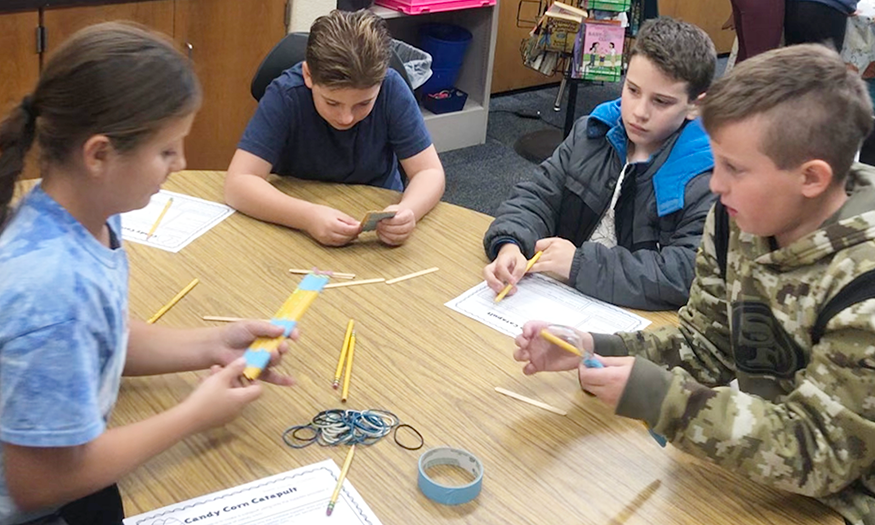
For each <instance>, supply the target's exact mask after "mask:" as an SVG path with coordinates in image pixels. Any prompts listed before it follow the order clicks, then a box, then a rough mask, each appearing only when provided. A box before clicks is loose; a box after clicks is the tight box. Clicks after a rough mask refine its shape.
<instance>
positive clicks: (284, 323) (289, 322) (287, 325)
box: [270, 318, 298, 337]
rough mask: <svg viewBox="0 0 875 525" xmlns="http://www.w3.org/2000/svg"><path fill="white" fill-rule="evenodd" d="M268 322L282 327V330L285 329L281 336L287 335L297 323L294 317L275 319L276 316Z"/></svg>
mask: <svg viewBox="0 0 875 525" xmlns="http://www.w3.org/2000/svg"><path fill="white" fill-rule="evenodd" d="M270 324H273V325H276V326H279V327H282V328H283V330H285V331H284V332H283V337H288V336H289V334H291V333H292V330H294V329H295V325H297V324H298V321H295V320H294V319H277V318H273V319H271V320H270Z"/></svg>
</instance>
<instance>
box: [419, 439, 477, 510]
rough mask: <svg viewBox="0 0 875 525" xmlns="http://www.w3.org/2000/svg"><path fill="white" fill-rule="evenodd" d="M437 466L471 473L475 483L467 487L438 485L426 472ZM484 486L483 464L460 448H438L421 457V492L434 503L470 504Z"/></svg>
mask: <svg viewBox="0 0 875 525" xmlns="http://www.w3.org/2000/svg"><path fill="white" fill-rule="evenodd" d="M437 465H451V466H454V467H458V468H461V469H463V470H465V471H467V472H469V473H470V474H471V475H472V476H473V477H474V481H472V482H471V483H468V484H466V485H460V486H454V487H451V486H447V485H442V484H440V483H437V482H436V481H434V480H433V479H431V478H430V477H428V474H426V471H427V470H428V469H430V468H432V467H434V466H437ZM482 485H483V463H481V462H480V460H479V459H477V457H476V456H474V455H473V454H471V453H470V452H466V451H464V450H461V449H458V448H450V447H437V448H432V449H429V450H427V451H426V452H425V453H423V454H422V455H421V456H419V490H421V491H422V493H423V494H425V495H426V497H428V499H430V500H432V501H436V502H438V503H441V504H443V505H461V504H462V503H468V502H469V501H471V500H473V499H474V498H476V497H477V495H478V494H480V488H481V486H482Z"/></svg>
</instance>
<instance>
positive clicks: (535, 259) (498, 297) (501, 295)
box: [495, 252, 543, 303]
mask: <svg viewBox="0 0 875 525" xmlns="http://www.w3.org/2000/svg"><path fill="white" fill-rule="evenodd" d="M541 253H543V252H538V253H536V254H535V255H534V256H533V257H532V258H531V259H529V262H528V264H526V271H524V272H523V275H525V274H527V273H529V270H531V269H532V266H534V265H535V263H536V262H538V259H540V258H541ZM511 288H513V284H511V283H507V286H505V287H504V289H503V290H501V292H500V293H499V294H498V295H496V296H495V302H496V303H497V302H499V301H501V300H502V299H504V296H505V295H507V293H508V292H510V289H511Z"/></svg>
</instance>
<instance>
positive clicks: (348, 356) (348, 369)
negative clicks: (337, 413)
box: [340, 330, 355, 403]
mask: <svg viewBox="0 0 875 525" xmlns="http://www.w3.org/2000/svg"><path fill="white" fill-rule="evenodd" d="M354 355H355V330H353V331H352V335H351V336H349V350H348V351H347V354H346V373H344V375H343V392H342V393H341V395H340V401H341V402H342V403H346V398H347V397H349V380H350V379H351V378H352V356H354Z"/></svg>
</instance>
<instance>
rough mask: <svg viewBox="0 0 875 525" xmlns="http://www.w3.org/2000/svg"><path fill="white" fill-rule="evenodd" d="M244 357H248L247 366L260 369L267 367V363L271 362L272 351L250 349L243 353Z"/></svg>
mask: <svg viewBox="0 0 875 525" xmlns="http://www.w3.org/2000/svg"><path fill="white" fill-rule="evenodd" d="M243 357H245V358H246V366H247V367H255V368H258V369H260V370H264V369H265V368H267V364H268V363H269V362H270V352H268V351H266V350H249V351H247V352H246V353H245V354H243Z"/></svg>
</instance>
